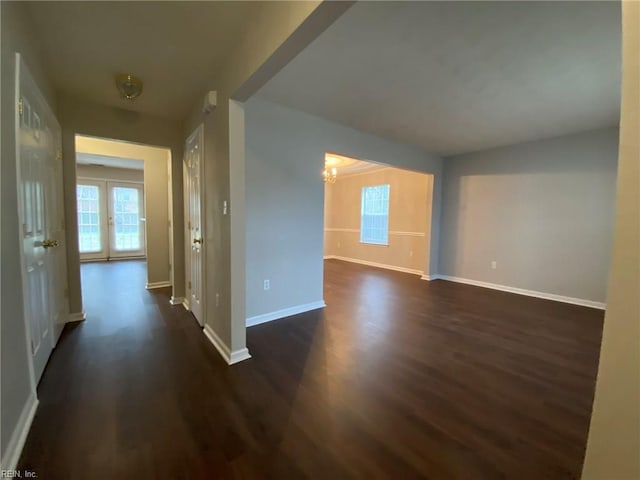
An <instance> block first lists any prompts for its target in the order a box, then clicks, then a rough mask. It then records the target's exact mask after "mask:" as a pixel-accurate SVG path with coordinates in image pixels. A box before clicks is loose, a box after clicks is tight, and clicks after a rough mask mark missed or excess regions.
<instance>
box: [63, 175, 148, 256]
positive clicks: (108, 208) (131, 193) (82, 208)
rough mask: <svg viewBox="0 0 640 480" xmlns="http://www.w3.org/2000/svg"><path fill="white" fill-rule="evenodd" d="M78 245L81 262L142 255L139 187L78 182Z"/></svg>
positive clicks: (140, 191) (141, 194) (140, 193)
mask: <svg viewBox="0 0 640 480" xmlns="http://www.w3.org/2000/svg"><path fill="white" fill-rule="evenodd" d="M76 194H77V202H78V207H77V208H78V245H79V248H80V258H81V259H82V260H108V259H111V258H134V257H143V256H144V255H145V250H146V249H145V228H144V224H143V212H144V189H143V185H142V184H141V183H134V182H109V181H103V180H92V179H85V178H79V179H78V182H77V186H76Z"/></svg>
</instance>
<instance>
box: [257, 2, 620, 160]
mask: <svg viewBox="0 0 640 480" xmlns="http://www.w3.org/2000/svg"><path fill="white" fill-rule="evenodd" d="M620 23H621V20H620V4H619V3H617V2H604V3H596V2H567V3H565V2H468V3H465V2H429V3H428V2H407V3H401V2H363V3H357V4H356V5H354V6H353V7H352V8H351V9H349V10H348V11H347V12H346V13H345V14H344V15H343V16H342V17H341V18H339V19H338V20H337V21H336V23H334V24H333V25H332V26H331V27H329V29H327V30H326V31H325V32H324V33H323V34H322V35H321V36H320V37H319V38H318V39H316V41H315V42H313V43H312V44H311V45H310V46H309V47H308V48H307V49H306V50H304V51H303V52H302V53H301V54H300V55H299V56H298V57H296V58H295V59H294V60H293V61H292V62H291V63H290V64H289V65H287V66H286V67H285V68H284V69H283V70H282V71H281V72H280V73H278V74H277V75H276V76H275V77H274V78H273V79H272V80H271V81H270V82H269V83H268V84H267V85H266V86H265V87H264V88H263V89H262V90H261V91H260V92H259V93H258V96H260V97H263V98H266V99H268V100H271V101H274V102H276V103H280V104H283V105H286V106H289V107H292V108H295V109H299V110H303V111H306V112H309V113H313V114H315V115H318V116H321V117H324V118H327V119H329V120H332V121H335V122H338V123H342V124H345V125H350V126H352V127H354V128H357V129H359V130H362V131H366V132H371V133H374V134H377V135H380V136H383V137H387V138H391V139H394V140H397V141H401V142H405V143H409V144H414V145H418V146H421V147H423V148H425V149H428V150H431V151H434V152H437V153H440V154H442V155H451V154H457V153H463V152H470V151H476V150H482V149H486V148H491V147H495V146H500V145H508V144H513V143H519V142H524V141H531V140H536V139H540V138H547V137H553V136H559V135H563V134H568V133H573V132H577V131H582V130H589V129H594V128H599V127H602V126H611V125H616V124H617V122H618V118H619V103H620V81H621V74H620V69H621V59H620V56H621V53H620V51H621V46H620V37H621V35H620Z"/></svg>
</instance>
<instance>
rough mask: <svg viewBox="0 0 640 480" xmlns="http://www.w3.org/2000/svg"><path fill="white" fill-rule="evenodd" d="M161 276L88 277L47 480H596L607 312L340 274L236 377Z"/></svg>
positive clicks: (381, 274) (40, 433)
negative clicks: (150, 279)
mask: <svg viewBox="0 0 640 480" xmlns="http://www.w3.org/2000/svg"><path fill="white" fill-rule="evenodd" d="M144 270H145V268H144V263H143V262H135V261H131V262H113V263H109V264H98V263H96V264H84V265H83V266H82V275H83V285H84V287H85V302H86V308H87V320H86V321H85V322H83V323H78V324H74V325H69V326H67V328H66V330H65V332H64V333H63V338H62V339H61V340H60V342H59V344H58V347H57V348H56V350H55V351H54V353H53V355H52V357H51V359H50V362H49V365H48V367H47V369H46V371H45V373H44V376H43V379H42V381H41V383H40V385H39V388H38V396H39V398H40V407H39V409H38V411H37V414H36V418H35V420H34V422H33V427H32V429H31V433H30V435H29V437H28V440H27V443H26V445H25V448H24V451H23V455H22V458H21V461H20V466H19V468H22V469H29V470H34V471H35V472H37V473H38V477H39V478H45V479H47V480H56V479H61V480H62V479H64V480H75V479H78V480H80V479H82V480H87V479H91V480H95V479H98V480H99V479H111V478H118V479H145V480H151V479H154V478H167V479H182V478H183V479H190V480H193V479H226V478H244V479H247V478H248V479H253V478H255V479H262V478H274V479H275V478H277V479H292V478H318V479H325V478H334V479H342V478H403V479H409V478H431V479H436V480H441V479H469V478H473V479H474V480H475V479H494V478H507V479H516V478H517V479H518V480H526V479H531V480H534V479H535V480H539V479H541V478H545V479H572V478H578V477H579V473H580V468H581V465H582V459H583V455H584V448H585V444H586V438H587V429H588V422H589V414H590V411H591V401H592V396H593V387H594V383H595V375H596V368H597V358H598V349H599V344H600V335H601V328H602V312H601V311H598V310H594V309H589V308H584V307H578V306H574V305H568V304H561V303H556V302H550V301H546V300H540V299H535V298H529V297H523V296H519V295H513V294H509V293H504V292H497V291H493V290H487V289H483V288H478V287H472V286H467V285H460V284H454V283H450V282H443V281H435V282H424V281H421V280H420V279H419V278H417V277H415V276H412V275H408V274H404V273H398V272H390V271H385V270H379V269H375V268H371V267H364V266H359V265H354V264H348V263H344V262H340V261H335V260H332V261H327V262H325V299H326V301H327V304H328V307H327V308H325V309H324V310H318V311H314V312H309V313H306V314H301V315H298V316H295V317H290V318H289V319H284V320H280V321H276V322H271V323H267V324H263V325H259V326H256V327H252V328H250V329H248V331H247V340H248V345H249V349H250V352H251V354H252V355H253V358H252V359H251V360H248V361H245V362H242V363H240V364H237V365H234V366H233V367H229V366H227V365H226V364H225V363H224V361H223V360H222V359H221V358H220V356H219V355H218V353H217V351H216V350H215V348H214V347H213V346H212V345H211V344H210V343H209V341H208V340H207V339H206V337H205V336H204V335H203V334H202V331H201V329H200V328H199V327H198V325H197V324H196V322H195V320H193V318H191V317H190V314H189V313H188V312H186V311H185V310H184V308H183V307H182V306H170V305H169V301H168V300H169V292H168V291H167V290H155V291H145V290H144V286H143V285H144Z"/></svg>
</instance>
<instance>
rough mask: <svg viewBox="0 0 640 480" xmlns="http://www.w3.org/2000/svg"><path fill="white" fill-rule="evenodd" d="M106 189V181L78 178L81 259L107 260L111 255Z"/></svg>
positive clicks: (77, 197) (77, 196)
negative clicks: (108, 243)
mask: <svg viewBox="0 0 640 480" xmlns="http://www.w3.org/2000/svg"><path fill="white" fill-rule="evenodd" d="M105 191H106V183H105V182H104V181H100V180H91V179H85V178H79V179H78V184H77V186H76V201H77V205H78V247H79V250H80V259H81V260H106V259H107V258H108V256H109V248H108V245H107V242H108V240H107V239H108V236H107V198H106V195H105Z"/></svg>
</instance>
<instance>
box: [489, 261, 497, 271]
mask: <svg viewBox="0 0 640 480" xmlns="http://www.w3.org/2000/svg"><path fill="white" fill-rule="evenodd" d="M496 268H498V262H496V261H495V260H492V261H491V269H492V270H495V269H496Z"/></svg>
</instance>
